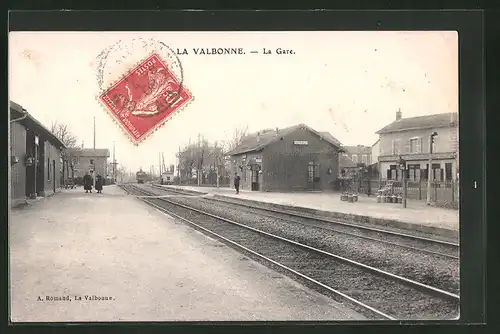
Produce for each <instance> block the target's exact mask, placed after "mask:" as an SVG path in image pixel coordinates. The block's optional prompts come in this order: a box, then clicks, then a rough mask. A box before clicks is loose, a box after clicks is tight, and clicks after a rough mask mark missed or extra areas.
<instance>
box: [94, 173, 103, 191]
mask: <svg viewBox="0 0 500 334" xmlns="http://www.w3.org/2000/svg"><path fill="white" fill-rule="evenodd" d="M95 190H97V193H98V194H102V176H101V175H100V174H97V177H96V179H95Z"/></svg>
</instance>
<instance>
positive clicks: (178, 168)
mask: <svg viewBox="0 0 500 334" xmlns="http://www.w3.org/2000/svg"><path fill="white" fill-rule="evenodd" d="M178 158H179V164H178V165H177V178H178V179H179V185H180V184H181V146H180V145H179V156H178Z"/></svg>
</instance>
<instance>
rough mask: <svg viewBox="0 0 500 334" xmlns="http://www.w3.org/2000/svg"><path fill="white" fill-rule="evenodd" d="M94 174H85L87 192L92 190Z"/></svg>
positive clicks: (84, 186)
mask: <svg viewBox="0 0 500 334" xmlns="http://www.w3.org/2000/svg"><path fill="white" fill-rule="evenodd" d="M92 183H93V180H92V176H90V175H89V173H85V175H84V176H83V189H85V192H86V193H88V192H89V191H90V192H92Z"/></svg>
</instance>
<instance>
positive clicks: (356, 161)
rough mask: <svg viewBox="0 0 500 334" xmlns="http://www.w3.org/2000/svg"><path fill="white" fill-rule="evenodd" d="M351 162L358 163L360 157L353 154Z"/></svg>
mask: <svg viewBox="0 0 500 334" xmlns="http://www.w3.org/2000/svg"><path fill="white" fill-rule="evenodd" d="M351 160H352V161H354V162H355V163H358V155H357V154H353V155H352V158H351Z"/></svg>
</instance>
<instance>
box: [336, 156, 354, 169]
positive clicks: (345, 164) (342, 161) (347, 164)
mask: <svg viewBox="0 0 500 334" xmlns="http://www.w3.org/2000/svg"><path fill="white" fill-rule="evenodd" d="M354 167H357V164H356V163H355V162H354V161H352V160H351V158H349V157H348V156H345V155H343V154H340V155H339V168H341V169H342V168H354Z"/></svg>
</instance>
